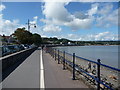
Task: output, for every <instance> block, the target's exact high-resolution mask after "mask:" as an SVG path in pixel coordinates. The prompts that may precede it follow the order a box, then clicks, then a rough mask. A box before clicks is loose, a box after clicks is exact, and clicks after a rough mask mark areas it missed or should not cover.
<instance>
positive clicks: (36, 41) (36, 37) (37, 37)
mask: <svg viewBox="0 0 120 90" xmlns="http://www.w3.org/2000/svg"><path fill="white" fill-rule="evenodd" d="M32 40H33V43H34V44H35V45H37V46H39V45H40V44H41V43H42V38H41V36H40V35H39V34H37V33H35V34H33V35H32Z"/></svg>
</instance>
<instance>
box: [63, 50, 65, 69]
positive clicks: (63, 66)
mask: <svg viewBox="0 0 120 90" xmlns="http://www.w3.org/2000/svg"><path fill="white" fill-rule="evenodd" d="M63 70H65V51H64V52H63Z"/></svg>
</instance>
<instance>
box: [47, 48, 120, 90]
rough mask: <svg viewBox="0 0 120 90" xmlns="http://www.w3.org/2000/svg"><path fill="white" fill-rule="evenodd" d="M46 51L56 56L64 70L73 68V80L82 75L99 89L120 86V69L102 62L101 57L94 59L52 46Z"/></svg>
mask: <svg viewBox="0 0 120 90" xmlns="http://www.w3.org/2000/svg"><path fill="white" fill-rule="evenodd" d="M46 52H47V53H49V54H50V55H51V56H52V57H53V58H55V61H58V64H60V63H61V64H63V70H65V69H66V68H67V67H68V66H69V67H70V68H71V69H72V73H73V74H72V77H73V78H72V79H73V80H75V79H76V77H78V76H81V77H83V78H84V80H85V81H87V82H88V83H89V84H91V86H93V87H95V88H97V90H100V89H109V90H114V89H118V88H120V80H119V75H120V69H118V68H114V67H111V66H108V65H105V64H102V63H101V60H100V59H97V61H93V60H89V59H86V58H83V57H79V56H76V55H75V53H73V54H70V53H67V52H65V51H60V50H59V49H55V48H52V47H48V48H47V49H46Z"/></svg>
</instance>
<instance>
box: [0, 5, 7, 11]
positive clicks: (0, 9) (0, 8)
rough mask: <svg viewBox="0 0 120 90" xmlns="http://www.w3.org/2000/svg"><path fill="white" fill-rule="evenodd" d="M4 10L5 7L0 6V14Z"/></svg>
mask: <svg viewBox="0 0 120 90" xmlns="http://www.w3.org/2000/svg"><path fill="white" fill-rule="evenodd" d="M5 8H6V7H5V5H3V4H0V12H1V11H3V10H4V9H5Z"/></svg>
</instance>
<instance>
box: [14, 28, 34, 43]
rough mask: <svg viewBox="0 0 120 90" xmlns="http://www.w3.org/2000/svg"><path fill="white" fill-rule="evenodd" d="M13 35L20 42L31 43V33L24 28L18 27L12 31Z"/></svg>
mask: <svg viewBox="0 0 120 90" xmlns="http://www.w3.org/2000/svg"><path fill="white" fill-rule="evenodd" d="M13 35H14V37H16V38H17V40H18V41H19V42H20V43H22V44H32V43H33V41H32V33H30V32H29V31H27V30H25V28H18V29H17V30H16V31H15V32H14V33H13Z"/></svg>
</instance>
